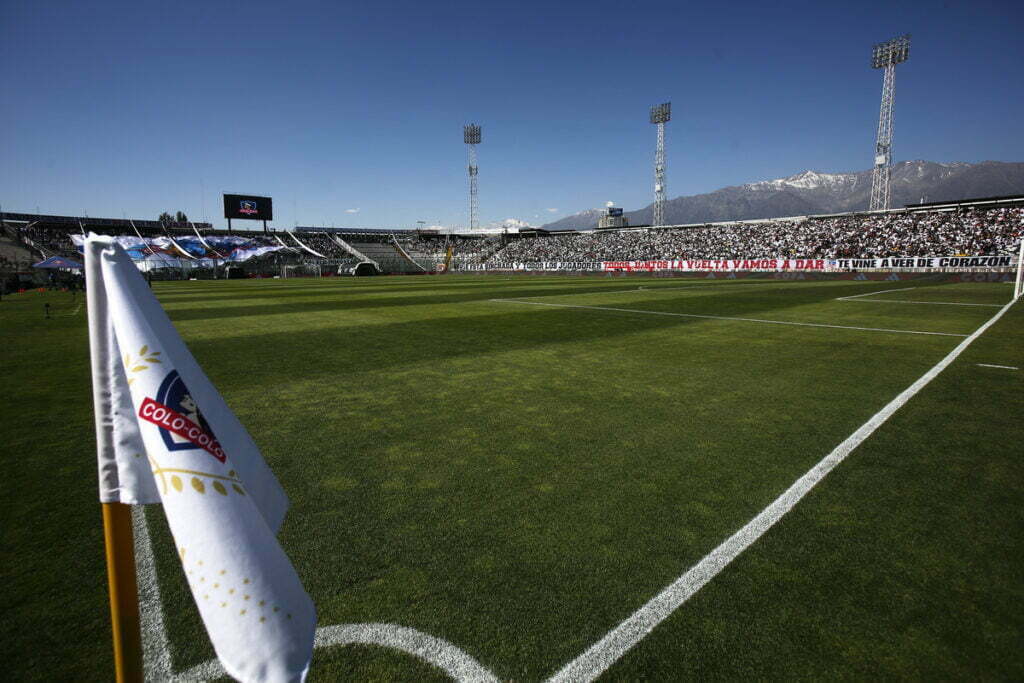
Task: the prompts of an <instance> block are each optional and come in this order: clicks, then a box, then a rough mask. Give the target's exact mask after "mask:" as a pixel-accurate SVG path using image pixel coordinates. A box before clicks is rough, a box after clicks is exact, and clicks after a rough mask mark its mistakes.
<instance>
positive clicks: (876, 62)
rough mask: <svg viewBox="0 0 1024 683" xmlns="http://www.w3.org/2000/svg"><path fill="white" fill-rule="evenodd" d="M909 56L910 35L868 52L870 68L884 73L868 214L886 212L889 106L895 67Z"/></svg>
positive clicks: (887, 196) (888, 169) (890, 111)
mask: <svg viewBox="0 0 1024 683" xmlns="http://www.w3.org/2000/svg"><path fill="white" fill-rule="evenodd" d="M909 56H910V34H909V33H908V34H907V35H904V36H899V37H898V38H893V39H892V40H887V41H886V42H884V43H878V44H877V45H875V46H874V47H873V48H872V49H871V68H872V69H885V73H884V74H883V78H882V107H881V110H880V111H879V114H878V137H877V138H876V140H875V168H874V171H873V172H872V173H871V210H872V211H876V210H878V209H888V208H889V200H890V194H889V172H890V169H892V103H893V97H894V96H895V94H896V65H897V64H899V63H900V62H905V61H907V57H909Z"/></svg>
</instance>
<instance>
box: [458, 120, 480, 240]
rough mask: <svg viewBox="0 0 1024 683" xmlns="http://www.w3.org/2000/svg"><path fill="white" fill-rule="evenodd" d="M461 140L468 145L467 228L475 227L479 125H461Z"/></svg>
mask: <svg viewBox="0 0 1024 683" xmlns="http://www.w3.org/2000/svg"><path fill="white" fill-rule="evenodd" d="M462 140H463V141H464V142H465V143H466V144H467V145H469V229H470V230H476V228H477V221H478V217H477V213H478V208H479V207H478V206H477V197H476V173H477V168H476V146H477V145H479V144H480V126H478V125H476V124H475V123H471V124H469V125H468V126H463V127H462Z"/></svg>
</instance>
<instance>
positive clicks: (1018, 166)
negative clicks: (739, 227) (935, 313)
mask: <svg viewBox="0 0 1024 683" xmlns="http://www.w3.org/2000/svg"><path fill="white" fill-rule="evenodd" d="M890 177H891V181H890V182H891V188H892V189H891V192H892V201H891V203H890V205H891V206H892V207H893V208H898V207H902V206H904V205H906V204H916V203H919V202H921V201H925V202H932V201H955V200H960V199H970V198H974V197H995V196H1000V195H1010V194H1024V163H1006V162H1001V161H984V162H981V163H978V164H968V163H964V162H955V163H951V164H939V163H935V162H931V161H901V162H900V163H898V164H896V165H894V166H893V168H892V173H891V176H890ZM870 200H871V170H870V169H869V170H867V171H860V172H859V173H818V172H816V171H804V172H803V173H797V174H796V175H792V176H789V177H788V178H778V179H776V180H762V181H760V182H756V183H747V184H746V185H734V186H730V187H723V188H722V189H720V190H715V191H714V192H709V193H707V194H697V195H691V196H688V197H676V198H675V199H670V200H668V201H666V202H665V223H666V225H686V224H689V223H713V222H717V221H741V220H754V219H759V218H778V217H781V216H808V215H815V214H827V213H842V212H845V211H864V210H867V208H868V206H869V204H870ZM603 214H604V209H588V210H586V211H581V212H580V213H577V214H574V215H572V216H567V217H565V218H562V219H560V220H557V221H554V222H552V223H548V224H546V225H544V226H543V228H544V229H546V230H589V229H592V228H596V227H597V221H598V218H600V216H602V215H603ZM624 215H625V216H626V218H627V219H628V220H629V224H630V225H649V224H650V223H651V221H652V219H653V216H654V205H653V204H650V205H648V206H646V207H644V208H642V209H639V210H637V211H627V212H626V213H625V214H624Z"/></svg>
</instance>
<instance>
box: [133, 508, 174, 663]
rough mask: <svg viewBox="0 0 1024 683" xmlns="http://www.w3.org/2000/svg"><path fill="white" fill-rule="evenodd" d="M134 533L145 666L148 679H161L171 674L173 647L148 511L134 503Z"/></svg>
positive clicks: (143, 661)
mask: <svg viewBox="0 0 1024 683" xmlns="http://www.w3.org/2000/svg"><path fill="white" fill-rule="evenodd" d="M132 531H133V535H134V536H135V575H136V581H137V582H138V585H139V621H140V628H141V630H142V670H143V674H144V676H145V678H146V680H152V681H161V680H166V679H167V678H169V677H170V676H171V672H172V668H171V647H170V643H169V642H168V640H167V629H166V628H165V627H164V612H163V605H162V604H161V602H160V584H159V583H157V576H156V564H155V562H154V561H153V545H152V543H151V542H150V540H149V527H148V526H147V525H146V511H145V510H143V508H142V506H141V505H133V506H132Z"/></svg>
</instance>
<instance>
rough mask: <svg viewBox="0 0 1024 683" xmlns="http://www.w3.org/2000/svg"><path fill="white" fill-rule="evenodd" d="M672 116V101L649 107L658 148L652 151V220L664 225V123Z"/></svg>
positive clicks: (656, 223) (653, 222) (652, 222)
mask: <svg viewBox="0 0 1024 683" xmlns="http://www.w3.org/2000/svg"><path fill="white" fill-rule="evenodd" d="M671 118H672V103H671V102H665V103H664V104H659V105H657V106H654V107H651V123H655V124H657V125H658V148H657V150H655V152H654V220H653V221H651V224H652V225H665V124H666V123H667V122H668V121H669V120H670V119H671Z"/></svg>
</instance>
